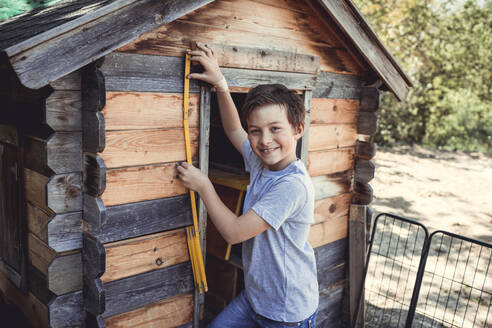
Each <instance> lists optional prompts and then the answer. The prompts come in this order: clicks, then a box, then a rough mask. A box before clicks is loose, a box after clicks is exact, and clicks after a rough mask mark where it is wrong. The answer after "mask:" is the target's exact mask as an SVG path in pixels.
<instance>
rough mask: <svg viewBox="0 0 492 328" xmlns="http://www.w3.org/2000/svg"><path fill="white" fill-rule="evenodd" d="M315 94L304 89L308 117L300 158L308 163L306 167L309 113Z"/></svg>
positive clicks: (305, 120)
mask: <svg viewBox="0 0 492 328" xmlns="http://www.w3.org/2000/svg"><path fill="white" fill-rule="evenodd" d="M312 96H313V91H312V90H306V91H304V94H303V100H304V107H305V108H306V117H305V118H304V135H303V136H302V139H301V149H300V152H298V156H300V159H301V160H302V161H303V162H304V165H306V168H307V166H308V162H307V161H308V146H309V122H310V118H309V113H310V112H311V98H312Z"/></svg>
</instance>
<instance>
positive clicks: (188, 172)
mask: <svg viewBox="0 0 492 328" xmlns="http://www.w3.org/2000/svg"><path fill="white" fill-rule="evenodd" d="M177 170H178V178H180V179H181V181H182V182H183V185H184V186H185V187H186V188H188V189H193V190H195V191H197V192H198V193H200V192H201V191H202V190H203V188H204V187H206V185H207V184H208V183H210V180H209V179H208V177H207V176H206V175H205V174H203V173H202V172H201V171H200V170H199V169H197V168H196V167H194V166H193V165H192V164H189V163H188V162H183V163H181V165H178V166H177Z"/></svg>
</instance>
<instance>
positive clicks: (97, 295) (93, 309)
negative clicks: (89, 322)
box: [83, 277, 106, 321]
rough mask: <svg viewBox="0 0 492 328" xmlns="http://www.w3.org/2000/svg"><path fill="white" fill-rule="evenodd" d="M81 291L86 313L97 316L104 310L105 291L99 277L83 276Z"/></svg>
mask: <svg viewBox="0 0 492 328" xmlns="http://www.w3.org/2000/svg"><path fill="white" fill-rule="evenodd" d="M83 293H84V309H85V311H86V312H87V313H89V314H92V315H94V316H98V315H100V314H101V313H103V312H104V311H105V310H106V291H105V290H104V286H103V283H102V281H101V279H99V278H95V279H90V278H86V277H84V287H83ZM99 321H100V320H99Z"/></svg>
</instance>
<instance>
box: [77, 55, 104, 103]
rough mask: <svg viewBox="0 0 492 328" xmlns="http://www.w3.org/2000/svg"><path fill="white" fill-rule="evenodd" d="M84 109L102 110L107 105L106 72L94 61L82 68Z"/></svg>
mask: <svg viewBox="0 0 492 328" xmlns="http://www.w3.org/2000/svg"><path fill="white" fill-rule="evenodd" d="M81 74H82V75H81V78H82V109H83V110H84V111H88V112H98V111H101V110H102V109H103V108H104V106H105V105H106V83H105V80H104V74H103V73H102V72H101V71H100V70H99V69H98V68H97V67H96V65H95V64H94V63H92V64H89V65H87V66H85V67H84V68H82V69H81Z"/></svg>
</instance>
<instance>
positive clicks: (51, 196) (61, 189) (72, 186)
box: [24, 169, 82, 213]
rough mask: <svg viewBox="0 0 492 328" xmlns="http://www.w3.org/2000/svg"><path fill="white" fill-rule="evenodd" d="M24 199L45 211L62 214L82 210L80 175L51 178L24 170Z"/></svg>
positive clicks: (69, 174) (72, 174)
mask: <svg viewBox="0 0 492 328" xmlns="http://www.w3.org/2000/svg"><path fill="white" fill-rule="evenodd" d="M24 177H25V185H26V199H27V200H28V201H30V202H31V203H33V204H35V205H36V206H38V207H41V208H42V209H44V210H46V211H48V212H49V211H53V212H54V213H64V212H71V211H80V210H82V176H81V173H68V174H57V175H53V176H51V177H47V176H45V175H42V174H39V173H38V172H36V171H33V170H30V169H24Z"/></svg>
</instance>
